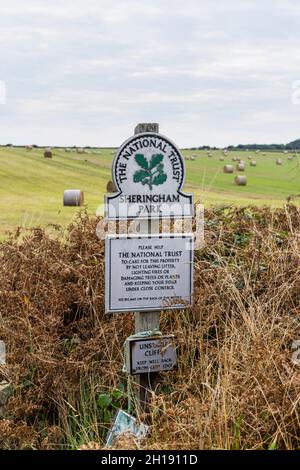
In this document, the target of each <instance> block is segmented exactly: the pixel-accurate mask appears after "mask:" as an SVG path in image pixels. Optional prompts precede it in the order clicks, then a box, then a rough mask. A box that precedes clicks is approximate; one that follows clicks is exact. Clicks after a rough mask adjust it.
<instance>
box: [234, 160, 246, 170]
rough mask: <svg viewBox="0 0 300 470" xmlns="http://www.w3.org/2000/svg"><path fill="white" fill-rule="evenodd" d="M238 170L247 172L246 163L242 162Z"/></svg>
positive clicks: (238, 165) (237, 166) (237, 167)
mask: <svg viewBox="0 0 300 470" xmlns="http://www.w3.org/2000/svg"><path fill="white" fill-rule="evenodd" d="M236 169H237V170H238V171H245V163H244V162H240V163H238V164H237V165H236Z"/></svg>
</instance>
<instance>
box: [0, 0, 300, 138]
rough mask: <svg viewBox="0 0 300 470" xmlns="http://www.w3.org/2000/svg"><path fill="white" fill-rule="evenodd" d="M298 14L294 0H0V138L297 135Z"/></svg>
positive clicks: (299, 77) (299, 115)
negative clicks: (144, 130)
mask: <svg viewBox="0 0 300 470" xmlns="http://www.w3.org/2000/svg"><path fill="white" fill-rule="evenodd" d="M299 25H300V2H299V0H277V1H276V0H252V1H248V0H226V1H221V0H207V1H201V0H185V1H183V0H151V1H149V0H138V1H134V0H108V1H106V0H77V1H76V0H51V1H49V0H26V1H24V0H9V1H3V0H0V50H1V62H0V80H1V81H2V87H3V83H5V85H6V103H5V104H1V105H0V143H2V144H5V143H9V142H12V143H15V144H21V143H27V144H29V143H32V144H40V145H45V144H49V145H81V146H83V145H91V146H92V145H99V146H110V145H111V146H119V145H120V144H121V143H122V142H123V141H124V140H125V139H126V138H128V137H129V136H130V135H132V133H133V128H134V126H135V125H136V124H137V123H138V122H152V121H153V122H159V124H160V132H161V133H162V134H165V135H166V136H168V137H170V138H171V139H172V140H173V141H174V142H175V143H176V144H177V145H179V146H193V145H195V146H196V145H197V146H198V145H203V144H210V145H217V146H226V145H228V144H238V143H254V142H259V143H271V142H276V143H281V142H284V143H285V142H288V141H290V140H294V139H296V138H300V126H299V118H300V104H298V105H297V104H296V103H294V104H293V102H292V96H293V93H294V101H295V102H298V101H300V92H299V94H298V98H299V99H295V97H296V98H297V96H296V95H297V90H298V86H299V89H300V26H299ZM297 80H298V81H299V83H297ZM293 84H294V85H293ZM293 86H294V87H296V88H295V89H293ZM298 91H299V90H298Z"/></svg>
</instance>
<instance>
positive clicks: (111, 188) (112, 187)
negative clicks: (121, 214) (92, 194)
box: [106, 181, 118, 193]
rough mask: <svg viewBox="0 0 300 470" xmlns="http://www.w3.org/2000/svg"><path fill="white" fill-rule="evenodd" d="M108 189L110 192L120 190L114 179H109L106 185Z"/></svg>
mask: <svg viewBox="0 0 300 470" xmlns="http://www.w3.org/2000/svg"><path fill="white" fill-rule="evenodd" d="M106 191H107V192H108V193H117V192H118V189H117V186H116V185H115V183H114V182H113V181H109V182H108V183H107V185H106Z"/></svg>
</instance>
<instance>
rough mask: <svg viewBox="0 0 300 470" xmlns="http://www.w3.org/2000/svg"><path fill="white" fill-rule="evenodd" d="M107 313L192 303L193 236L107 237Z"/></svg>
mask: <svg viewBox="0 0 300 470" xmlns="http://www.w3.org/2000/svg"><path fill="white" fill-rule="evenodd" d="M105 258H106V260H105V261H106V263H105V277H106V279H105V311H106V312H107V313H113V312H134V311H148V310H165V309H180V308H186V307H188V306H189V305H190V304H191V303H192V285H193V235H192V234H172V235H171V234H162V235H159V234H158V235H132V236H126V235H108V236H107V238H106V242H105Z"/></svg>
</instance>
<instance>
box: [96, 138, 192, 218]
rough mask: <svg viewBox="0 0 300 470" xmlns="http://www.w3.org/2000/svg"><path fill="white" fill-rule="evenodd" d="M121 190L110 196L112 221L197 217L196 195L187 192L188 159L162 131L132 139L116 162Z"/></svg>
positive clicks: (108, 213)
mask: <svg viewBox="0 0 300 470" xmlns="http://www.w3.org/2000/svg"><path fill="white" fill-rule="evenodd" d="M113 180H114V183H115V185H116V188H117V193H116V194H114V195H107V196H106V200H105V216H106V218H107V219H108V220H122V219H134V218H137V217H139V218H147V217H151V218H164V217H166V218H169V217H182V218H190V217H192V216H193V196H192V195H191V194H184V193H183V192H182V187H183V184H184V181H185V166H184V160H183V158H182V155H181V153H180V151H179V149H178V148H177V147H176V146H175V144H173V143H172V142H171V141H170V140H169V139H167V138H166V137H164V136H162V135H161V134H155V133H153V134H152V133H148V132H146V133H144V134H138V135H135V136H133V137H131V138H130V139H128V140H127V141H126V142H125V143H124V144H123V145H122V146H121V147H120V149H119V150H118V152H117V155H116V157H115V159H114V162H113Z"/></svg>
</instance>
